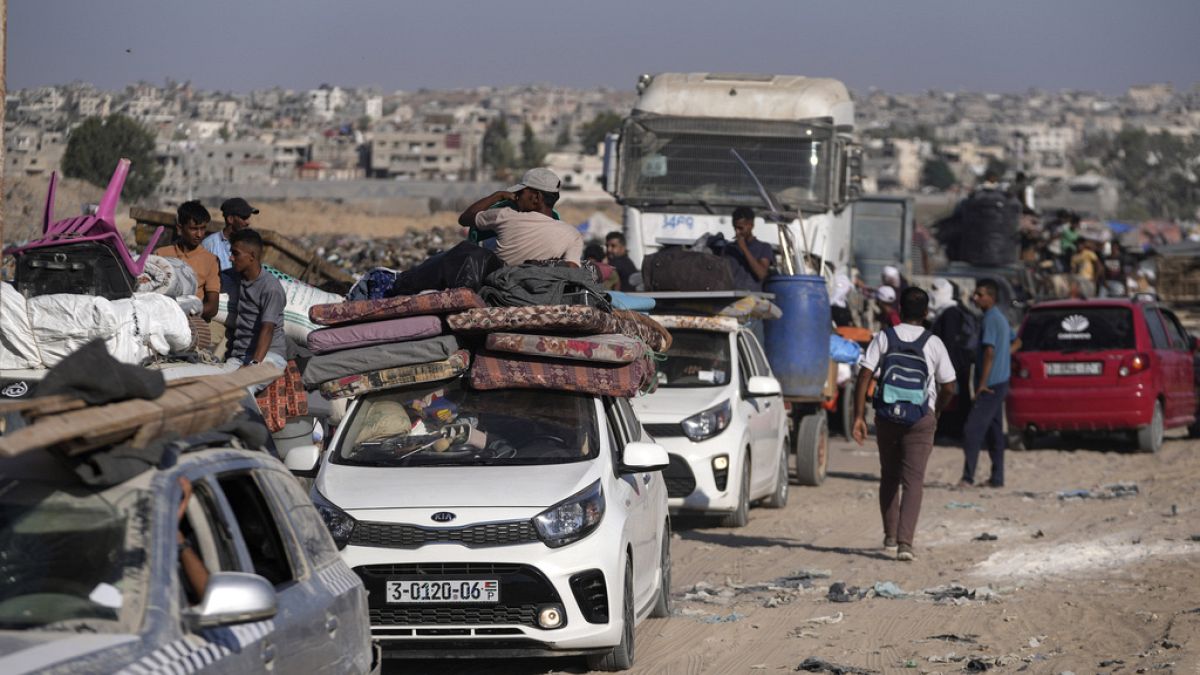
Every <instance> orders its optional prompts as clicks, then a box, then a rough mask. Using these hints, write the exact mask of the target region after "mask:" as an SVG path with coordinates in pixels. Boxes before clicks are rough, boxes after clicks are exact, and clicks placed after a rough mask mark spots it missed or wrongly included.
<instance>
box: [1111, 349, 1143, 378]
mask: <svg viewBox="0 0 1200 675" xmlns="http://www.w3.org/2000/svg"><path fill="white" fill-rule="evenodd" d="M1149 367H1150V356H1149V355H1147V354H1130V355H1129V356H1126V357H1125V358H1124V359H1121V367H1120V368H1118V369H1117V374H1118V375H1120V376H1121V377H1127V376H1129V375H1134V374H1136V373H1140V372H1142V371H1143V370H1146V369H1147V368H1149Z"/></svg>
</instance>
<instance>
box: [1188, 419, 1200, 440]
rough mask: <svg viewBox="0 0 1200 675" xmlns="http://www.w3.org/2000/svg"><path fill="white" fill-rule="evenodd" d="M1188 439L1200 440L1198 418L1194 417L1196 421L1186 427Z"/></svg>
mask: <svg viewBox="0 0 1200 675" xmlns="http://www.w3.org/2000/svg"><path fill="white" fill-rule="evenodd" d="M1188 438H1200V416H1197V417H1196V421H1195V422H1192V423H1191V424H1189V425H1188Z"/></svg>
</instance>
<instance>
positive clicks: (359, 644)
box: [0, 449, 379, 675]
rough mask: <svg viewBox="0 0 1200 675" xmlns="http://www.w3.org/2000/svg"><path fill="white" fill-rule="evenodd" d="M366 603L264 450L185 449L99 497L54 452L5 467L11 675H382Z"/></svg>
mask: <svg viewBox="0 0 1200 675" xmlns="http://www.w3.org/2000/svg"><path fill="white" fill-rule="evenodd" d="M123 461H131V460H130V458H129V457H128V456H126V457H124V458H123ZM181 479H183V480H181ZM189 493H190V497H189V498H188V499H186V500H185V499H183V497H184V495H185V494H189ZM181 503H183V504H184V506H183V507H182V508H181V506H180V505H181ZM197 586H200V588H197ZM366 607H367V605H366V592H365V591H364V589H363V586H362V583H361V582H360V581H359V578H358V577H357V576H356V575H355V574H354V573H353V572H351V571H350V569H349V568H348V567H347V566H346V564H345V563H343V562H342V560H341V557H340V556H339V555H338V551H337V549H336V548H335V547H334V544H333V541H332V540H331V538H330V536H329V532H328V530H326V528H325V525H324V523H323V522H322V520H321V517H320V516H319V515H318V513H317V511H316V509H315V508H314V507H313V505H312V502H311V501H310V500H309V498H308V495H307V494H306V493H305V492H304V490H303V489H302V488H301V487H300V486H299V485H298V484H297V483H296V481H295V479H294V478H293V477H292V476H291V475H290V474H289V473H288V472H287V470H286V469H285V468H284V466H283V465H282V464H281V463H280V462H279V461H278V460H275V459H274V458H272V457H270V456H268V455H266V454H265V453H261V452H250V451H244V450H232V449H205V450H199V451H196V452H189V453H184V454H183V455H181V456H180V457H179V459H178V461H177V462H176V463H175V464H174V465H173V466H171V467H170V468H168V469H151V470H147V471H143V472H141V473H140V474H138V475H136V476H134V477H133V478H130V479H128V480H125V481H124V482H122V483H120V484H119V485H116V486H114V487H107V488H103V489H98V488H93V487H88V486H86V485H85V484H83V483H82V482H81V481H79V480H78V479H76V478H75V476H74V474H73V473H71V472H67V471H65V470H64V469H63V468H62V467H61V466H60V465H59V464H58V463H56V462H55V461H54V460H53V458H52V457H50V456H49V455H48V454H46V453H36V452H35V453H26V454H24V455H21V456H19V457H16V458H6V459H4V460H3V461H0V672H2V673H26V672H35V671H36V672H39V673H130V674H137V675H143V674H147V673H218V672H219V673H261V672H266V671H274V672H277V673H301V672H303V673H365V672H371V671H372V670H377V669H378V667H379V659H378V658H377V657H376V653H375V652H374V650H373V648H372V646H371V642H370V629H369V627H368V624H367V610H366Z"/></svg>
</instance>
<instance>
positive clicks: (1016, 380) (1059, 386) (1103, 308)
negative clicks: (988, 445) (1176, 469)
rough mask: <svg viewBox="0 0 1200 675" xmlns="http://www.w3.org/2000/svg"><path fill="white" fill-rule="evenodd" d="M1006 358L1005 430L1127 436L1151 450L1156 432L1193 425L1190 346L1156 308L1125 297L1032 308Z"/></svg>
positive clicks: (1026, 435)
mask: <svg viewBox="0 0 1200 675" xmlns="http://www.w3.org/2000/svg"><path fill="white" fill-rule="evenodd" d="M1020 338H1021V347H1020V351H1018V352H1017V353H1016V354H1014V355H1013V361H1012V379H1011V384H1010V388H1009V394H1008V401H1007V409H1008V424H1009V428H1010V429H1012V430H1014V431H1020V432H1021V433H1022V438H1023V440H1024V441H1025V444H1026V445H1029V443H1030V442H1031V441H1032V439H1033V438H1034V437H1036V435H1037V434H1038V433H1040V432H1045V431H1114V432H1133V435H1134V436H1136V440H1137V448H1138V450H1139V451H1141V452H1157V451H1158V449H1159V448H1160V447H1162V442H1163V431H1164V430H1166V429H1170V428H1174V427H1186V426H1189V425H1191V424H1192V423H1193V422H1194V421H1195V419H1196V387H1195V382H1194V377H1193V369H1192V352H1193V348H1194V345H1195V341H1194V340H1193V339H1192V338H1191V337H1189V336H1188V334H1187V332H1186V331H1184V329H1183V326H1182V325H1180V323H1179V319H1177V318H1176V317H1175V315H1174V314H1173V313H1172V312H1171V311H1170V310H1168V309H1166V308H1165V307H1162V306H1160V305H1157V304H1154V303H1144V302H1134V301H1130V300H1121V299H1113V300H1062V301H1054V302H1046V303H1041V304H1038V305H1036V306H1034V307H1033V308H1032V309H1031V310H1030V311H1029V314H1028V315H1027V316H1026V317H1025V321H1024V323H1023V324H1022V325H1021V330H1020Z"/></svg>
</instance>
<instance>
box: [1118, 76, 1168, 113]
mask: <svg viewBox="0 0 1200 675" xmlns="http://www.w3.org/2000/svg"><path fill="white" fill-rule="evenodd" d="M1174 94H1175V88H1174V87H1172V86H1171V85H1170V84H1166V83H1162V82H1159V83H1155V84H1141V85H1136V86H1133V87H1130V88H1129V90H1128V91H1126V93H1125V96H1126V98H1128V99H1129V103H1130V105H1132V106H1133V108H1134V109H1135V110H1138V111H1140V112H1154V111H1155V110H1158V109H1159V108H1161V107H1163V106H1165V105H1166V104H1167V103H1169V102H1170V101H1171V97H1172V96H1173V95H1174Z"/></svg>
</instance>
